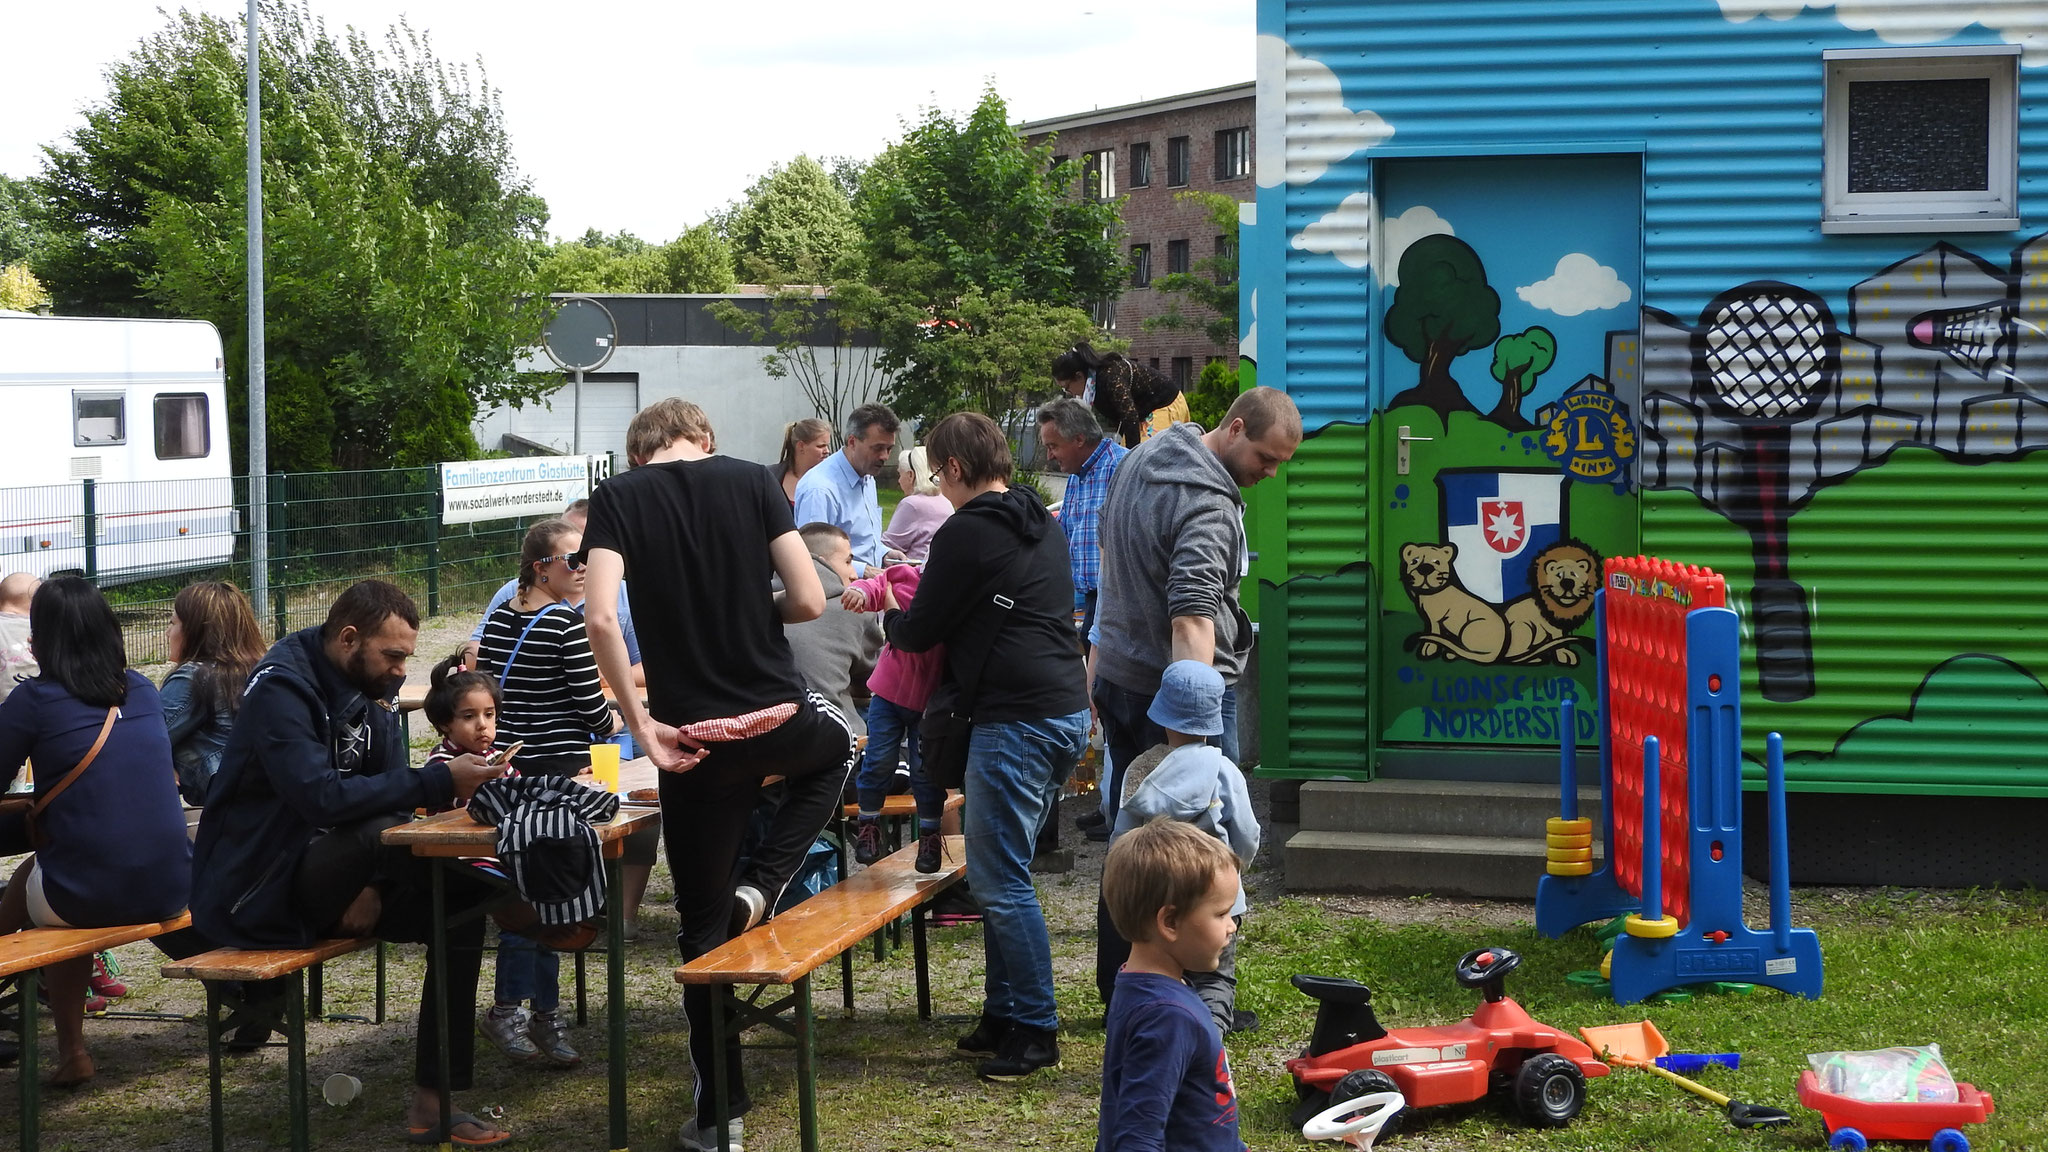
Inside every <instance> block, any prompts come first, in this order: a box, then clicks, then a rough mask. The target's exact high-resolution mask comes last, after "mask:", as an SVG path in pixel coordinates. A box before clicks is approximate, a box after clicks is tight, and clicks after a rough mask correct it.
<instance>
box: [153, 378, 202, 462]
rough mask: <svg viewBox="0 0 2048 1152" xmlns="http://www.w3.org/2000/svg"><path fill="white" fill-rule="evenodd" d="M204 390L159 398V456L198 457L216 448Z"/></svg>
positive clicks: (167, 458)
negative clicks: (212, 441) (212, 438)
mask: <svg viewBox="0 0 2048 1152" xmlns="http://www.w3.org/2000/svg"><path fill="white" fill-rule="evenodd" d="M208 432H209V429H208V427H207V420H206V397H205V395H203V394H201V393H196V392H195V393H192V394H189V395H178V396H159V397H157V398H156V458H157V459H159V460H197V459H200V458H201V457H204V456H205V455H206V454H207V453H208V452H210V451H212V450H213V445H212V444H211V443H210V442H209V437H208Z"/></svg>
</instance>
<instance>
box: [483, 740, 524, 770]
mask: <svg viewBox="0 0 2048 1152" xmlns="http://www.w3.org/2000/svg"><path fill="white" fill-rule="evenodd" d="M524 747H526V741H524V740H521V741H520V742H519V743H517V744H514V745H512V746H511V747H509V748H501V749H499V750H498V751H496V752H493V753H491V754H490V755H489V756H486V757H484V763H486V764H489V765H492V766H494V767H495V766H497V765H500V764H503V763H505V761H507V760H510V759H512V757H514V756H517V755H519V750H520V749H521V748H524Z"/></svg>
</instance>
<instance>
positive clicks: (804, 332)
mask: <svg viewBox="0 0 2048 1152" xmlns="http://www.w3.org/2000/svg"><path fill="white" fill-rule="evenodd" d="M710 312H711V314H712V315H713V316H714V317H716V318H717V319H718V322H719V323H721V324H724V325H725V326H726V327H728V328H731V329H732V330H733V331H735V332H738V333H741V334H742V335H744V336H746V338H747V339H749V340H753V341H762V342H766V343H767V344H769V345H770V351H768V352H767V353H766V354H765V355H763V356H762V357H761V366H762V367H763V368H764V369H766V370H767V372H768V374H769V375H770V376H773V377H775V378H776V379H778V380H781V379H789V380H795V381H796V383H797V386H798V387H799V388H801V389H803V393H804V399H806V400H808V401H810V403H811V410H812V411H814V412H816V413H817V414H818V416H819V418H821V419H823V420H824V421H825V422H826V423H828V424H830V425H832V427H834V428H841V427H844V426H845V422H846V416H847V414H848V413H850V412H852V411H853V410H854V409H855V408H858V407H860V406H861V405H862V404H866V403H868V402H870V401H873V400H877V399H880V398H881V396H882V393H883V392H884V391H885V390H886V388H887V386H888V383H889V374H888V373H886V372H884V371H882V368H881V365H880V363H879V359H880V353H879V351H878V350H877V349H876V348H875V347H874V345H872V344H870V343H867V342H865V341H861V342H856V336H857V333H855V332H854V331H853V330H852V329H850V328H848V327H846V326H845V325H844V324H841V323H840V322H839V319H838V309H837V308H836V306H835V304H834V302H833V301H832V299H831V298H830V297H828V296H820V295H818V294H817V292H816V291H815V290H814V289H813V288H811V287H808V286H778V287H775V288H774V290H773V291H771V292H770V293H769V295H768V298H767V310H766V311H765V313H764V312H755V311H753V310H750V309H747V308H744V307H741V306H740V305H738V304H735V303H733V302H732V301H730V300H719V301H714V302H713V303H712V305H711V308H710Z"/></svg>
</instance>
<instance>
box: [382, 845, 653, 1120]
mask: <svg viewBox="0 0 2048 1152" xmlns="http://www.w3.org/2000/svg"><path fill="white" fill-rule="evenodd" d="M660 818H661V813H660V812H659V811H658V810H656V809H653V808H643V807H629V806H626V805H621V806H620V807H619V812H618V815H617V816H614V817H613V818H612V819H610V820H608V821H606V822H604V823H602V824H592V825H591V826H590V829H591V831H593V832H595V833H597V839H598V845H599V848H600V851H601V852H602V853H603V855H604V881H605V902H604V903H605V929H606V932H607V934H608V935H607V936H606V940H607V941H608V943H607V946H606V951H605V996H606V999H607V1001H608V1003H607V1005H606V1013H607V1015H608V1016H609V1019H610V1025H611V1026H610V1039H611V1057H610V1060H609V1064H610V1068H609V1072H610V1076H611V1143H609V1144H607V1145H605V1147H607V1148H611V1149H623V1148H625V1147H626V1146H627V1141H626V952H625V947H624V940H625V927H626V920H625V908H624V907H623V906H621V905H620V903H619V899H618V894H619V868H620V865H619V858H620V856H621V855H622V854H623V853H624V851H625V848H626V837H627V836H628V835H631V834H632V833H633V832H635V831H638V830H639V829H640V827H641V826H642V825H644V824H645V823H646V822H647V821H650V820H659V819H660ZM383 841H384V843H386V844H395V845H398V846H400V847H403V848H408V849H410V850H411V851H412V853H413V855H415V856H422V857H426V858H428V859H429V860H431V861H432V863H433V868H432V873H433V888H434V913H433V925H434V927H433V940H432V941H431V943H432V946H433V948H434V953H435V955H437V956H442V957H446V956H447V954H448V951H447V950H448V922H447V914H448V908H447V884H446V875H445V869H446V867H447V865H448V864H449V863H450V862H452V861H455V860H458V859H465V858H474V857H479V856H485V857H488V856H495V855H496V854H497V851H498V830H497V829H496V828H495V827H493V826H491V825H489V824H479V823H477V822H476V821H475V820H473V819H471V818H470V815H469V813H468V812H467V811H465V810H463V809H459V808H458V809H456V810H454V811H450V812H443V813H441V814H439V815H436V816H429V817H427V818H425V819H423V820H415V821H413V822H412V823H410V824H401V825H399V826H398V827H396V828H388V829H386V830H385V831H384V837H383ZM434 975H435V977H436V979H435V981H434V1003H435V1006H436V1008H437V1010H438V1019H437V1020H436V1023H437V1025H438V1026H439V1034H440V1037H441V1050H440V1052H439V1053H438V1054H437V1055H438V1058H439V1060H440V1062H441V1063H440V1071H441V1083H442V1084H447V1083H448V1082H449V1075H448V1029H449V1027H450V1022H449V1019H448V987H447V985H448V969H447V965H446V964H445V963H444V964H437V965H435V966H434ZM461 1026H462V1027H464V1028H470V1027H474V1026H475V1025H474V1024H472V1023H471V1022H470V1021H469V1020H466V1019H465V1020H463V1021H462V1022H461ZM449 1101H450V1093H448V1092H445V1091H444V1092H442V1093H441V1127H442V1129H443V1130H444V1131H445V1130H446V1129H447V1127H448V1116H449V1112H450V1104H449Z"/></svg>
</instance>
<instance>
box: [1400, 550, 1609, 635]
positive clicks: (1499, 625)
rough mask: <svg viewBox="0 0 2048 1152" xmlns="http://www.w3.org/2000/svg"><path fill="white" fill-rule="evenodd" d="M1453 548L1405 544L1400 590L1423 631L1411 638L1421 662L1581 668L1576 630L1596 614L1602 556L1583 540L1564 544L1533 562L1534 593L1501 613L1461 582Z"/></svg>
mask: <svg viewBox="0 0 2048 1152" xmlns="http://www.w3.org/2000/svg"><path fill="white" fill-rule="evenodd" d="M1457 556H1458V546H1457V545H1455V544H1404V545H1402V546H1401V586H1402V587H1404V588H1406V589H1407V590H1408V595H1409V597H1410V598H1411V599H1413V600H1414V601H1415V608H1416V611H1417V612H1418V613H1420V614H1421V616H1422V625H1423V629H1422V631H1421V632H1419V633H1417V634H1416V635H1415V636H1414V638H1413V639H1412V640H1411V641H1410V643H1411V644H1413V645H1414V648H1415V654H1416V655H1417V656H1421V657H1424V658H1428V657H1441V658H1442V659H1445V660H1460V659H1463V660H1470V661H1473V662H1474V663H1477V664H1501V663H1505V664H1540V663H1543V662H1544V661H1546V660H1553V661H1556V662H1557V663H1559V664H1577V663H1578V662H1579V654H1578V652H1577V651H1575V650H1574V645H1577V644H1584V643H1587V642H1588V641H1587V640H1586V638H1585V637H1580V636H1572V635H1570V634H1569V633H1571V632H1572V631H1573V630H1574V629H1576V628H1577V627H1578V626H1579V625H1580V624H1582V623H1584V622H1585V620H1586V618H1587V617H1588V616H1590V615H1592V612H1593V593H1594V592H1596V591H1598V590H1599V587H1600V557H1599V554H1598V553H1596V552H1594V551H1593V550H1592V549H1591V548H1589V547H1587V546H1586V545H1585V544H1584V543H1582V542H1580V541H1578V540H1561V541H1559V542H1557V543H1555V544H1552V545H1550V546H1549V547H1547V548H1545V549H1543V550H1542V551H1540V552H1538V553H1537V554H1536V555H1535V557H1534V558H1532V559H1531V560H1530V562H1529V583H1530V585H1531V587H1532V589H1533V590H1532V591H1531V592H1529V593H1528V594H1527V595H1524V596H1520V597H1517V598H1516V599H1514V600H1512V601H1510V602H1509V603H1508V604H1507V606H1506V607H1505V608H1504V609H1503V608H1501V607H1498V606H1496V605H1494V604H1492V603H1489V602H1488V601H1486V600H1482V599H1480V598H1479V597H1478V596H1475V595H1473V594H1472V593H1471V592H1470V591H1468V590H1466V588H1465V586H1464V585H1462V584H1460V583H1458V576H1457V572H1456V570H1455V569H1454V568H1453V566H1452V562H1453V561H1455V560H1456V559H1457Z"/></svg>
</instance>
